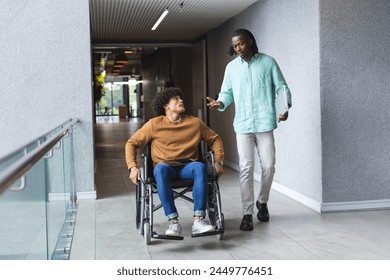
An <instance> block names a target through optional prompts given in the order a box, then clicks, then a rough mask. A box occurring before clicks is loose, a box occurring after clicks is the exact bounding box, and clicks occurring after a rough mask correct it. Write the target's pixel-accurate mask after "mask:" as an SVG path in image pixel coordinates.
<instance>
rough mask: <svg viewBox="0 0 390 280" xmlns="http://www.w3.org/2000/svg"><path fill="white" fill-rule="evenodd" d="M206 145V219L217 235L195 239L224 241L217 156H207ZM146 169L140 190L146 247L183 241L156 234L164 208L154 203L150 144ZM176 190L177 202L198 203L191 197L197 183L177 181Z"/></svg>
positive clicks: (202, 155)
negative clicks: (156, 214)
mask: <svg viewBox="0 0 390 280" xmlns="http://www.w3.org/2000/svg"><path fill="white" fill-rule="evenodd" d="M204 146H205V145H203V143H201V144H200V145H199V147H198V150H199V155H200V158H201V159H200V161H201V162H203V163H204V164H205V165H206V169H207V174H208V176H207V177H208V180H207V185H208V196H207V206H206V216H207V217H208V219H209V221H210V224H211V225H212V226H214V227H215V231H212V232H205V233H199V234H192V235H191V237H193V238H195V237H201V236H209V235H216V236H217V239H218V240H221V239H222V236H223V234H224V215H223V213H222V207H221V195H220V191H219V185H218V175H217V174H216V172H215V168H214V163H215V160H214V153H213V152H212V151H207V152H205V153H203V150H204V149H203V147H204ZM142 158H143V166H142V167H140V169H139V170H140V179H139V181H138V184H137V187H136V227H137V230H138V232H139V233H140V235H143V237H144V240H145V243H146V244H147V245H149V244H150V243H151V240H152V239H170V240H183V239H184V237H183V236H168V235H165V234H159V233H157V232H155V231H154V230H153V213H154V212H155V211H157V210H159V209H160V208H162V204H161V203H160V204H158V205H155V204H154V203H153V194H156V193H157V186H156V182H155V180H154V178H153V162H152V159H151V146H150V143H149V144H148V145H147V146H146V153H144V154H142ZM171 183H172V189H173V193H174V199H175V200H176V199H177V198H182V199H184V200H186V201H189V202H192V203H193V202H194V201H193V199H192V198H191V197H189V196H188V194H187V193H190V192H191V191H192V186H193V180H177V181H173V182H171Z"/></svg>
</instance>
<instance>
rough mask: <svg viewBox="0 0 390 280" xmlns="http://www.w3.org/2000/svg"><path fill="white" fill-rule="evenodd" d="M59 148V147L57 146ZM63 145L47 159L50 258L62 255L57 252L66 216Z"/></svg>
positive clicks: (54, 150)
mask: <svg viewBox="0 0 390 280" xmlns="http://www.w3.org/2000/svg"><path fill="white" fill-rule="evenodd" d="M57 147H58V146H57ZM62 150H63V145H62V141H61V147H60V148H58V149H53V155H52V157H51V158H48V159H46V161H45V165H46V185H47V236H48V251H49V258H50V259H51V258H52V257H53V256H54V255H58V254H61V255H62V251H61V252H56V247H57V240H58V238H59V236H60V233H61V229H62V225H63V223H64V220H65V216H66V193H65V184H64V176H65V174H64V164H63V163H64V160H63V151H62Z"/></svg>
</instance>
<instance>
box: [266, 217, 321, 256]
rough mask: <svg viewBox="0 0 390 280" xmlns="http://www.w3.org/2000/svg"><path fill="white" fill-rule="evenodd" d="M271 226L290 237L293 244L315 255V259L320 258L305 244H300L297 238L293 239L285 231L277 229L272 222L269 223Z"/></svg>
mask: <svg viewBox="0 0 390 280" xmlns="http://www.w3.org/2000/svg"><path fill="white" fill-rule="evenodd" d="M270 225H271V227H273V228H274V229H276V230H277V231H279V232H280V233H281V234H282V235H284V236H285V237H286V238H288V239H290V240H291V241H292V242H294V243H295V244H297V245H298V246H299V247H301V248H302V249H304V250H305V251H307V252H308V253H310V254H312V255H313V256H314V257H316V258H317V259H319V260H321V257H320V256H318V255H317V254H315V253H314V252H312V251H311V250H310V249H309V248H306V246H304V245H303V244H301V243H300V242H299V241H298V240H295V239H294V238H293V237H292V236H290V235H288V234H287V233H285V232H284V231H283V230H281V229H279V228H278V227H277V226H275V225H273V224H272V223H270Z"/></svg>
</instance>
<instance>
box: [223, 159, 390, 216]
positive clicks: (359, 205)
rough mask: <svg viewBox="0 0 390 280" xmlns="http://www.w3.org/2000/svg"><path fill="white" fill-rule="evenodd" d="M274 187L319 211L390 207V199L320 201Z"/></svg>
mask: <svg viewBox="0 0 390 280" xmlns="http://www.w3.org/2000/svg"><path fill="white" fill-rule="evenodd" d="M224 165H226V166H228V167H230V168H232V169H234V170H236V171H239V170H240V167H239V165H237V164H234V163H232V162H229V161H224ZM254 179H255V180H256V181H258V182H259V181H260V174H258V173H255V174H254ZM272 189H273V190H275V191H277V192H279V193H281V194H283V195H285V196H287V197H289V198H291V199H293V200H295V201H297V202H299V203H301V204H303V205H305V206H306V207H308V208H310V209H312V210H314V211H316V212H318V213H330V212H344V211H364V210H387V209H390V199H380V200H362V201H342V202H319V201H316V200H314V199H311V198H309V197H307V196H305V195H303V194H301V193H298V192H296V191H294V190H292V189H290V188H288V187H286V186H284V185H282V184H280V183H278V182H275V181H274V182H273V183H272Z"/></svg>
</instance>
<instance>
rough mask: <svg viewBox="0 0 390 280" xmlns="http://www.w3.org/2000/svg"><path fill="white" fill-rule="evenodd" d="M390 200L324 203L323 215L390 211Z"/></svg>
mask: <svg viewBox="0 0 390 280" xmlns="http://www.w3.org/2000/svg"><path fill="white" fill-rule="evenodd" d="M388 209H390V199H379V200H361V201H344V202H323V203H322V207H321V212H322V213H329V212H343V211H364V210H388Z"/></svg>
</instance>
